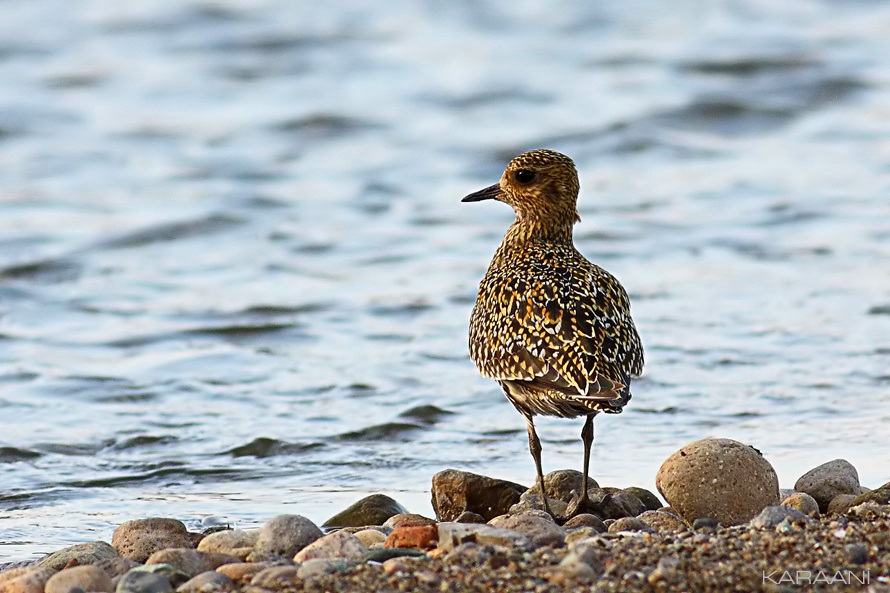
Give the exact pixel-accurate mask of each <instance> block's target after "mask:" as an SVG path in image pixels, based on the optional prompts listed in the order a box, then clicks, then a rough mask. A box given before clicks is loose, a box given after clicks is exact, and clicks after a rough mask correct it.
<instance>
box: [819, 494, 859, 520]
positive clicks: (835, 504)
mask: <svg viewBox="0 0 890 593" xmlns="http://www.w3.org/2000/svg"><path fill="white" fill-rule="evenodd" d="M854 500H856V495H855V494H838V495H837V496H835V497H834V498H832V499H831V502H830V503H828V510H827V511H825V512H826V513H828V514H829V515H834V514H838V515H842V514H844V513H846V512H847V509H849V508H850V503H852V502H853V501H854Z"/></svg>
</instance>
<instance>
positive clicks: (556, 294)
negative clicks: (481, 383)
mask: <svg viewBox="0 0 890 593" xmlns="http://www.w3.org/2000/svg"><path fill="white" fill-rule="evenodd" d="M585 263H586V262H585ZM481 288H482V289H483V290H484V289H486V287H485V286H483V287H481ZM487 289H488V290H490V293H489V294H487V295H485V296H486V298H485V299H483V301H484V302H487V303H488V304H489V305H491V304H492V302H494V303H496V305H497V306H485V307H480V306H477V308H476V310H474V313H473V320H472V324H471V332H470V333H471V339H470V350H471V355H472V357H473V360H474V361H475V362H476V364H477V366H478V367H479V369H480V371H481V372H482V374H483V375H485V376H487V377H490V378H492V379H496V380H521V381H530V382H532V383H535V384H538V385H540V386H542V387H547V388H550V389H554V390H556V391H559V392H562V393H565V394H566V395H567V396H569V397H573V398H581V399H591V400H610V399H614V398H616V397H618V392H619V391H620V390H621V389H622V388H624V387H625V386H626V385H627V384H629V381H630V378H632V377H634V376H635V375H638V374H639V370H640V369H639V368H638V367H641V366H642V362H641V361H640V362H638V363H637V362H635V360H636V358H641V353H642V349H641V348H640V347H639V337H638V336H637V333H636V329H634V327H633V322H632V321H631V319H630V314H629V311H628V299H627V294H626V293H625V292H624V289H623V288H621V285H620V284H618V281H617V280H615V279H614V278H613V277H612V276H611V275H609V274H608V273H607V272H605V271H604V270H601V269H600V268H598V267H596V266H592V264H587V266H579V267H578V268H574V267H573V268H569V267H564V268H559V267H548V268H546V269H539V270H537V272H536V277H535V282H534V283H533V284H532V283H530V282H528V281H526V280H523V279H521V278H512V279H508V280H507V281H502V282H500V283H499V284H498V285H493V286H489V287H487ZM492 298H493V299H494V301H492V300H491V299H492ZM481 328H486V329H485V331H478V330H479V329H481ZM637 351H638V352H639V353H640V354H639V356H636V355H633V356H632V355H630V354H631V353H633V352H637ZM635 371H636V372H635Z"/></svg>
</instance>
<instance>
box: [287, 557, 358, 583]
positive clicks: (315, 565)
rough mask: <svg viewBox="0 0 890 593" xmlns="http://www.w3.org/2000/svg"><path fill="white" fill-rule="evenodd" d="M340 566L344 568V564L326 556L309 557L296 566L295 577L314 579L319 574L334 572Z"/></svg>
mask: <svg viewBox="0 0 890 593" xmlns="http://www.w3.org/2000/svg"><path fill="white" fill-rule="evenodd" d="M341 568H343V569H345V568H346V565H345V564H336V563H335V562H334V561H333V560H330V559H328V558H310V559H309V560H307V561H306V562H304V563H302V564H301V565H300V566H299V567H298V568H297V578H299V579H302V580H308V579H314V578H316V577H319V576H321V575H326V574H334V573H335V572H338V571H339V570H340V569H341Z"/></svg>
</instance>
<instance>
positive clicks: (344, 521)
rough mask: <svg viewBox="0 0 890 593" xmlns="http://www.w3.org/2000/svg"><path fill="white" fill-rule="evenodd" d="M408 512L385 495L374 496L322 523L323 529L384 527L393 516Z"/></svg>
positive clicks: (367, 497) (359, 501)
mask: <svg viewBox="0 0 890 593" xmlns="http://www.w3.org/2000/svg"><path fill="white" fill-rule="evenodd" d="M407 512H408V511H407V510H406V509H405V507H403V506H402V505H400V504H399V503H398V502H396V501H395V500H394V499H392V498H390V497H389V496H386V495H385V494H372V495H370V496H366V497H364V498H362V499H361V500H358V501H357V502H355V503H353V504H352V505H350V506H349V507H348V508H347V509H346V510H344V511H341V512H339V513H337V514H336V515H334V516H333V517H331V518H330V519H328V520H327V521H325V522H324V523H322V527H363V526H367V525H382V524H383V522H384V521H386V520H387V519H389V518H390V517H392V516H393V515H401V514H405V513H407Z"/></svg>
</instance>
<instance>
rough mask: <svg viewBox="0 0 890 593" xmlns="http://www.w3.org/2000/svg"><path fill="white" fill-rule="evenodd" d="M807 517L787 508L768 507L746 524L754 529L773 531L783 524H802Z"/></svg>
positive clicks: (778, 506) (779, 506)
mask: <svg viewBox="0 0 890 593" xmlns="http://www.w3.org/2000/svg"><path fill="white" fill-rule="evenodd" d="M806 521H807V516H806V515H804V514H803V513H802V512H800V511H799V510H797V509H795V508H793V507H789V506H781V505H775V506H768V507H766V508H765V509H763V510H762V511H760V514H759V515H757V516H756V517H754V518H753V519H751V521H750V522H749V523H748V524H749V525H750V526H751V527H753V528H755V529H773V528H775V527H778V526H779V525H780V524H781V523H783V522H788V523H791V524H804V523H806Z"/></svg>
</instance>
